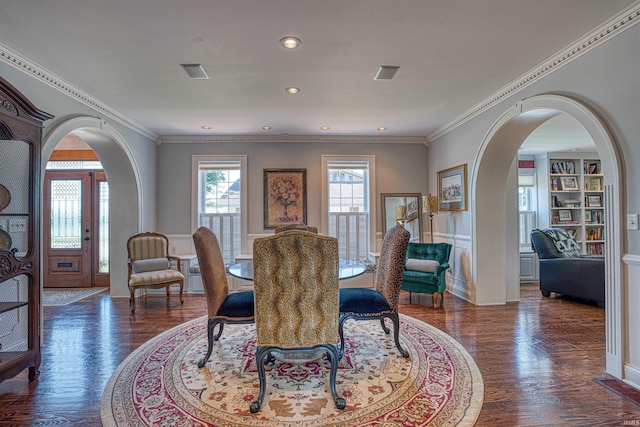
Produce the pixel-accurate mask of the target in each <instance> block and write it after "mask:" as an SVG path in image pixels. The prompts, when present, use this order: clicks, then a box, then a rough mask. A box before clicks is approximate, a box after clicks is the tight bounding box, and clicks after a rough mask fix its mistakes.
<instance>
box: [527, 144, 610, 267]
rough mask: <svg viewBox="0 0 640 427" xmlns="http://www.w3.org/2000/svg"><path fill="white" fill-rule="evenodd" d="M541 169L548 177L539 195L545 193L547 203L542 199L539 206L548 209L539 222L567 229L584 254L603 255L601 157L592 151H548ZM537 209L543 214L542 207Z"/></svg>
mask: <svg viewBox="0 0 640 427" xmlns="http://www.w3.org/2000/svg"><path fill="white" fill-rule="evenodd" d="M539 172H542V171H540V170H539ZM544 172H545V174H544V175H543V176H546V177H547V178H548V181H547V185H546V191H543V192H541V193H540V196H541V197H548V205H547V203H543V204H542V207H543V209H544V207H546V208H547V209H548V210H547V212H548V215H549V216H548V221H544V220H542V221H540V223H541V224H540V225H541V226H542V227H546V226H548V227H556V228H562V229H564V230H566V231H567V232H568V233H569V234H571V235H572V236H574V238H575V239H576V241H577V242H578V243H579V244H580V245H581V248H582V253H583V254H588V255H602V254H603V253H604V247H605V246H604V244H605V239H604V227H605V224H604V223H605V221H604V216H605V211H604V205H603V196H604V191H603V190H604V182H603V174H602V164H601V162H600V160H599V159H598V158H597V156H595V155H592V154H590V155H587V156H584V155H580V154H578V153H561V154H559V153H550V154H548V155H547V156H545V163H544ZM543 188H544V186H543ZM545 193H546V194H545ZM545 205H546V206H545ZM539 213H540V215H541V217H542V215H544V212H543V210H541V211H540V212H539ZM545 222H546V224H545Z"/></svg>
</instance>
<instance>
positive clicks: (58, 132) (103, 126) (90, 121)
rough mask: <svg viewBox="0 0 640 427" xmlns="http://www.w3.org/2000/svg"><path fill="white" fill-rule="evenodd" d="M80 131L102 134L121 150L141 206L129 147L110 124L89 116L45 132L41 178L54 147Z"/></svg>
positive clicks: (137, 174) (138, 176)
mask: <svg viewBox="0 0 640 427" xmlns="http://www.w3.org/2000/svg"><path fill="white" fill-rule="evenodd" d="M80 129H90V130H95V131H100V132H103V133H104V134H105V135H106V136H108V137H110V138H111V139H112V140H113V141H114V142H115V143H116V144H117V145H118V147H120V148H121V149H122V151H123V152H124V154H125V155H126V156H127V159H128V163H129V165H130V166H131V168H132V170H133V174H134V176H135V183H136V189H137V193H138V203H137V206H141V204H142V200H143V197H142V195H143V191H144V189H143V188H142V184H141V183H142V180H141V179H140V170H139V168H138V165H137V163H136V160H135V158H134V156H133V154H132V153H131V150H130V149H129V146H128V145H127V143H126V142H125V140H124V138H123V137H122V135H120V133H119V132H118V131H117V130H116V129H115V128H114V127H113V126H111V125H110V124H108V123H107V122H105V121H104V120H102V119H99V118H97V117H89V116H78V117H74V118H71V119H68V120H65V121H63V122H61V123H58V124H57V125H56V126H55V127H54V128H53V129H51V131H49V132H47V133H46V135H45V137H44V138H43V141H44V143H43V146H42V167H41V172H42V173H41V174H40V175H41V176H42V177H43V179H44V171H45V168H46V167H47V161H48V160H49V158H50V157H51V153H52V152H53V150H54V149H55V147H56V145H57V144H58V143H59V142H60V141H61V140H62V138H64V137H65V136H66V135H67V134H69V133H71V132H74V131H78V130H80ZM87 142H88V144H89V146H91V148H93V149H94V150H95V147H93V146H92V143H91V141H87ZM121 166H122V165H121ZM138 228H139V229H141V230H142V212H141V210H140V209H138Z"/></svg>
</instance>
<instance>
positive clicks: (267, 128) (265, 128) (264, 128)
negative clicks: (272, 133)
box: [262, 126, 271, 130]
mask: <svg viewBox="0 0 640 427" xmlns="http://www.w3.org/2000/svg"><path fill="white" fill-rule="evenodd" d="M262 130H271V126H262Z"/></svg>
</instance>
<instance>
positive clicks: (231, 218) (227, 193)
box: [197, 160, 242, 264]
mask: <svg viewBox="0 0 640 427" xmlns="http://www.w3.org/2000/svg"><path fill="white" fill-rule="evenodd" d="M241 172H242V165H241V162H239V161H223V160H201V161H198V162H197V175H198V189H197V193H198V203H197V205H198V213H197V226H198V227H207V228H209V229H210V230H211V231H213V232H214V233H215V235H216V237H217V238H218V243H219V244H220V250H221V252H222V257H223V259H224V262H225V263H226V264H231V263H233V262H235V258H236V256H237V255H239V254H240V253H242V220H241V219H242V216H241V215H242V185H241V184H242V182H241V175H242V173H241Z"/></svg>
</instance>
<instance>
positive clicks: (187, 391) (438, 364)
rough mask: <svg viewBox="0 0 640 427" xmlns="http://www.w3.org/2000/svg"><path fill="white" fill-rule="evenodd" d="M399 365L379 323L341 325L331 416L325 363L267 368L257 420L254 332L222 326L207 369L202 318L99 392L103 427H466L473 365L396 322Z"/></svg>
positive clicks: (125, 367)
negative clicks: (253, 409) (341, 404)
mask: <svg viewBox="0 0 640 427" xmlns="http://www.w3.org/2000/svg"><path fill="white" fill-rule="evenodd" d="M401 337H402V339H401V344H402V345H403V346H404V348H405V349H407V350H408V351H409V353H410V358H407V359H405V358H403V357H402V356H400V355H399V353H398V351H397V349H396V348H395V345H394V344H393V339H392V335H391V334H390V335H386V334H385V333H384V332H383V331H382V328H381V327H380V322H379V321H358V322H356V321H353V320H350V321H348V322H347V323H346V324H345V344H346V348H345V355H344V357H343V359H342V360H341V361H340V365H339V370H338V375H337V383H336V384H337V389H338V393H339V394H340V395H342V396H343V397H344V398H345V399H346V401H347V407H346V409H345V410H343V411H339V410H337V409H336V408H335V406H334V404H333V400H332V399H331V394H330V392H329V390H328V385H327V383H326V382H327V381H328V375H329V363H328V362H327V361H326V359H320V360H316V361H301V362H297V363H293V362H290V361H276V363H275V364H274V366H271V367H269V366H268V367H267V395H266V397H265V402H264V403H263V405H262V409H261V411H260V412H258V413H257V414H251V413H250V412H249V403H250V402H251V401H252V400H254V399H255V398H256V397H257V392H258V375H257V370H256V366H255V349H256V333H255V327H254V325H227V326H226V327H225V329H224V333H223V334H222V337H221V338H220V340H219V342H218V343H216V345H215V347H214V350H213V354H212V356H211V359H210V360H209V362H208V363H207V365H206V366H205V367H204V368H202V369H199V368H198V367H197V365H196V362H197V361H198V360H199V359H200V358H202V357H203V355H204V353H205V351H206V347H207V339H206V317H203V318H200V319H196V320H193V321H190V322H187V323H185V324H183V325H180V326H178V327H175V328H173V329H170V330H168V331H166V332H164V333H162V334H160V335H158V336H157V337H155V338H153V339H152V340H150V341H148V342H147V343H145V344H143V345H142V346H140V348H138V349H137V350H136V351H135V352H134V353H132V354H131V355H130V356H129V357H127V359H126V360H125V361H124V362H122V364H121V365H120V366H119V367H118V368H117V370H116V372H115V373H114V374H113V375H112V377H111V378H110V380H109V382H108V383H107V385H106V387H105V391H104V394H103V396H102V405H101V409H100V415H101V419H102V424H103V426H107V427H111V426H160V425H164V426H246V427H251V426H264V427H266V426H269V427H276V426H282V427H284V426H287V427H293V426H365V425H366V426H372V425H379V426H388V427H391V426H398V427H399V426H403V427H407V426H428V425H437V426H472V425H473V424H475V421H476V419H477V417H478V414H479V413H480V409H481V407H482V402H483V395H484V385H483V382H482V377H481V375H480V372H479V370H478V368H477V366H476V364H475V363H474V361H473V359H471V357H470V356H469V354H468V353H467V352H466V351H465V350H464V348H463V347H462V346H461V345H460V344H459V343H457V342H456V341H455V340H453V339H452V338H451V337H450V336H448V335H446V334H445V333H443V332H441V331H440V330H438V329H436V328H434V327H432V326H430V325H428V324H426V323H423V322H420V321H418V320H415V319H412V318H410V317H407V316H403V315H401Z"/></svg>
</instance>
